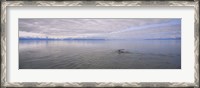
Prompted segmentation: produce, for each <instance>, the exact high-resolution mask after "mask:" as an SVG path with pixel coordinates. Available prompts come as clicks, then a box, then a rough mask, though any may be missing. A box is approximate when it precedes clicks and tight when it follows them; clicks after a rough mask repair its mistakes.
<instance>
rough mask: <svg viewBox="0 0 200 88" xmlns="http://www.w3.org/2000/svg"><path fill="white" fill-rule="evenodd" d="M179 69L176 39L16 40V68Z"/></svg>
mask: <svg viewBox="0 0 200 88" xmlns="http://www.w3.org/2000/svg"><path fill="white" fill-rule="evenodd" d="M119 49H124V50H123V51H124V52H125V53H119V52H118V50H119ZM180 68H181V41H180V40H19V69H180Z"/></svg>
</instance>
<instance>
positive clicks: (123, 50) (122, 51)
mask: <svg viewBox="0 0 200 88" xmlns="http://www.w3.org/2000/svg"><path fill="white" fill-rule="evenodd" d="M117 52H118V54H121V53H130V52H128V51H125V49H118V50H117Z"/></svg>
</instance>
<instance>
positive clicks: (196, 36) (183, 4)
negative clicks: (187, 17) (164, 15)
mask: <svg viewBox="0 0 200 88" xmlns="http://www.w3.org/2000/svg"><path fill="white" fill-rule="evenodd" d="M24 6H36V7H40V6H47V7H54V6H61V7H62V6H66V7H67V6H69V7H73V6H88V7H91V6H100V7H101V6H108V7H109V6H113V7H119V6H136V7H140V6H158V7H159V6H166V7H174V6H178V7H187V6H194V12H195V14H194V15H195V16H194V17H195V18H194V21H195V22H194V31H195V33H194V39H195V40H194V47H195V50H194V54H195V56H194V57H195V58H194V59H195V64H194V65H195V66H194V79H195V80H194V82H193V83H190V82H8V81H7V76H8V75H7V74H8V71H7V63H8V62H7V61H8V58H7V57H8V56H7V45H8V43H7V41H8V38H7V36H6V34H7V31H6V30H7V23H8V20H7V19H8V18H7V15H8V14H7V8H8V7H24ZM1 87H2V88H6V87H195V88H198V87H199V0H195V1H2V2H1Z"/></svg>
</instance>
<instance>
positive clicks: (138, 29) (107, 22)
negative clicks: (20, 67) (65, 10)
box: [19, 18, 181, 39]
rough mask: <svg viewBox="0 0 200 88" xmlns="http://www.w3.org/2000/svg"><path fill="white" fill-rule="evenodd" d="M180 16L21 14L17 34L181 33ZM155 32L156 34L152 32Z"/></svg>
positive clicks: (120, 35)
mask: <svg viewBox="0 0 200 88" xmlns="http://www.w3.org/2000/svg"><path fill="white" fill-rule="evenodd" d="M180 31H181V19H174V18H172V19H164V18H130V19H127V18H124V19H122V18H120V19H117V18H113V19H107V18H106V19H102V18H99V19H98V18H97V19H95V18H90V19H86V18H85V19H84V18H79V19H78V18H63V19H61V18H20V19H19V37H44V36H48V37H56V38H78V37H80V38H82V37H84V38H87V37H89V38H92V37H101V38H107V39H112V38H122V39H123V38H132V39H134V38H146V37H148V38H151V37H152V38H153V36H154V37H169V36H172V35H173V36H178V37H180V35H181V34H180V33H181V32H180ZM155 35H156V36H155Z"/></svg>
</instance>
